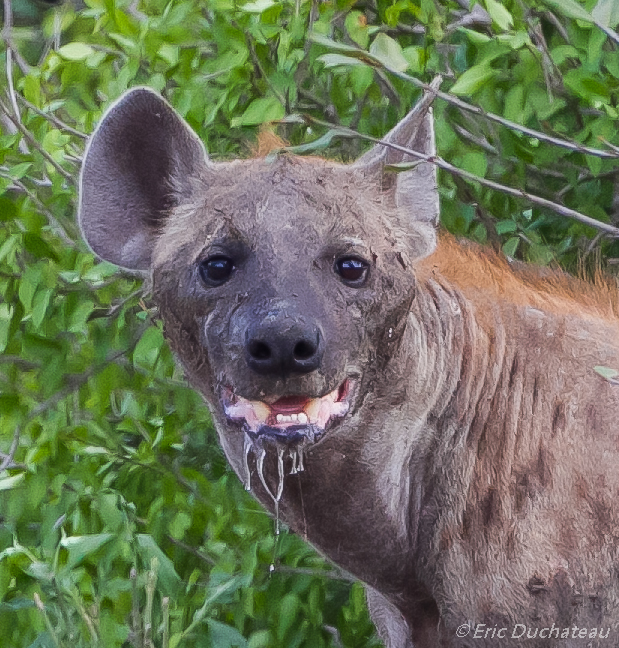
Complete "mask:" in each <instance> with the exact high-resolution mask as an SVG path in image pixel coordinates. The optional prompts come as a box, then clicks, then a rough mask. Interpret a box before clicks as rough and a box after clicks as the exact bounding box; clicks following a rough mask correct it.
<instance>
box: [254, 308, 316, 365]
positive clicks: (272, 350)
mask: <svg viewBox="0 0 619 648" xmlns="http://www.w3.org/2000/svg"><path fill="white" fill-rule="evenodd" d="M324 348H325V343H324V335H323V333H322V330H321V327H320V326H319V325H318V323H317V322H316V320H315V319H314V318H312V317H308V316H307V315H302V314H299V313H295V312H291V311H290V310H289V309H286V308H281V309H277V310H272V311H269V312H268V313H267V314H266V315H265V316H263V317H258V318H256V320H254V321H252V322H250V323H249V325H248V327H247V330H246V332H245V340H244V352H245V360H246V362H247V365H248V367H249V368H250V369H251V370H252V371H255V372H256V373H258V374H261V375H270V376H282V377H285V376H288V375H290V374H307V373H311V372H312V371H316V370H317V369H318V368H319V367H320V366H321V364H322V359H323V355H324Z"/></svg>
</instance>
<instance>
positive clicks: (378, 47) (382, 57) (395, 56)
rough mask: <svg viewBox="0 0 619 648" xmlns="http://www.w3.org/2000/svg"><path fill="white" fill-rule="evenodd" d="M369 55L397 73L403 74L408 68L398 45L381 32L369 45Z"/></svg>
mask: <svg viewBox="0 0 619 648" xmlns="http://www.w3.org/2000/svg"><path fill="white" fill-rule="evenodd" d="M370 54H372V55H373V56H375V57H376V58H377V59H378V60H379V61H381V62H382V63H384V64H385V65H387V66H389V67H391V68H393V69H394V70H397V71H398V72H404V70H406V69H407V68H408V61H407V60H406V58H405V56H404V54H402V47H401V46H400V44H399V43H398V42H397V41H395V40H393V38H391V37H390V36H387V34H384V33H382V32H381V33H380V34H378V35H377V36H376V38H375V39H374V42H373V43H372V44H371V45H370Z"/></svg>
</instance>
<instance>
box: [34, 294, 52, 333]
mask: <svg viewBox="0 0 619 648" xmlns="http://www.w3.org/2000/svg"><path fill="white" fill-rule="evenodd" d="M53 294H54V291H53V290H52V289H51V288H46V289H44V290H39V291H38V292H37V294H36V295H35V296H34V299H33V300H32V325H33V326H34V327H35V328H39V326H41V324H42V322H43V319H44V318H45V313H46V312H47V307H48V306H49V302H50V299H51V297H52V295H53Z"/></svg>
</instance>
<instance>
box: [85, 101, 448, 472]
mask: <svg viewBox="0 0 619 648" xmlns="http://www.w3.org/2000/svg"><path fill="white" fill-rule="evenodd" d="M431 124H432V122H431V117H430V116H429V114H428V110H427V106H421V107H420V108H419V109H418V110H417V111H416V112H414V113H413V114H412V116H411V117H409V119H408V123H407V122H403V124H401V125H400V126H399V128H400V131H402V130H405V131H406V132H405V136H406V137H405V139H406V140H407V141H405V143H408V140H412V141H413V142H414V145H416V146H417V148H421V149H422V150H424V151H426V152H428V151H430V150H431V149H432V147H433V137H432V130H431ZM396 130H397V129H396ZM394 132H395V131H394ZM385 150H386V149H385ZM385 158H386V155H385V153H384V150H383V149H377V150H376V151H372V152H370V153H369V154H367V155H366V156H365V158H362V160H361V161H360V162H358V163H357V164H356V165H351V166H345V165H341V164H336V163H332V162H327V161H325V160H322V159H317V158H298V157H294V156H290V155H288V154H280V155H275V154H272V155H271V156H269V157H267V158H263V159H251V160H246V161H235V162H231V163H213V162H211V161H209V160H208V159H207V157H206V155H205V153H204V151H203V149H202V147H201V144H200V143H199V142H198V140H197V138H196V137H195V135H194V134H193V133H192V132H191V131H190V130H189V128H188V127H187V125H186V124H185V123H184V122H182V120H181V119H180V118H179V117H178V116H177V115H176V114H175V113H174V112H173V110H172V109H171V108H170V106H168V105H167V104H166V103H165V102H163V101H162V100H161V99H160V98H158V97H157V96H156V95H154V94H153V93H152V92H150V91H147V90H144V89H138V90H135V91H132V92H130V93H128V94H127V95H126V96H125V97H124V98H123V99H121V101H120V102H119V103H117V104H116V105H115V106H113V107H112V108H111V109H110V111H108V113H107V114H106V116H105V117H104V119H103V121H102V122H101V124H100V126H99V128H98V129H97V131H96V132H95V134H94V135H93V139H92V142H91V144H90V146H89V149H88V152H87V156H86V162H85V165H84V171H83V175H82V193H81V210H80V218H81V224H82V227H83V230H84V234H85V236H86V238H87V240H88V241H89V243H90V245H91V246H92V248H93V249H94V250H95V251H96V252H97V253H99V254H100V255H101V256H103V257H104V258H107V259H109V260H111V261H113V262H116V263H119V264H121V265H124V266H127V267H129V268H132V269H141V270H148V269H150V270H151V271H152V276H153V286H154V294H155V298H156V301H157V303H158V304H159V306H160V309H161V314H162V317H163V319H164V322H165V326H166V333H167V336H168V338H169V340H170V342H171V344H172V347H173V348H174V350H175V351H176V353H177V354H178V356H179V357H180V359H181V361H182V363H183V365H184V366H185V368H186V370H187V372H188V375H189V379H190V381H191V383H192V384H193V385H194V386H195V387H197V388H198V389H199V390H200V391H201V392H202V394H203V395H204V397H205V399H206V400H207V402H208V403H209V405H210V407H211V411H212V413H213V415H214V418H215V420H216V423H217V428H218V431H219V434H220V438H221V440H222V443H223V446H224V449H225V450H226V453H227V454H228V457H229V459H230V460H231V462H232V464H233V466H234V467H235V468H236V469H237V472H241V459H242V458H243V457H244V456H245V451H246V450H247V447H248V444H250V445H251V446H253V447H254V448H260V449H261V450H262V449H263V448H264V446H265V444H275V445H276V446H277V447H278V448H279V449H280V450H281V448H285V447H288V448H289V449H291V450H293V451H294V450H296V449H297V448H302V447H303V446H305V445H307V444H311V443H315V442H317V441H319V440H320V439H321V438H322V437H323V436H325V435H328V434H330V433H331V431H336V430H337V428H338V427H339V426H342V425H345V424H346V421H347V420H348V419H349V418H350V417H351V416H352V415H353V414H354V413H355V412H356V411H357V410H358V409H359V408H362V407H363V404H364V400H365V399H366V396H367V395H368V394H370V393H371V392H372V391H373V390H374V388H375V386H376V382H377V381H379V380H380V379H379V376H380V375H383V374H384V372H385V370H386V368H387V367H388V365H389V363H390V361H391V360H392V359H393V358H394V357H395V356H396V355H397V352H398V345H399V342H400V340H401V335H402V331H403V329H404V327H405V324H406V318H407V313H408V311H409V308H410V305H411V303H412V300H413V299H414V294H415V282H414V275H413V272H412V268H411V263H412V261H414V260H415V259H416V258H419V257H421V256H425V255H426V254H428V253H429V252H430V251H431V249H432V246H433V244H434V231H433V224H434V220H435V217H436V186H435V177H434V171H433V167H432V166H431V165H419V166H418V167H415V168H414V169H412V170H409V171H406V172H404V173H401V174H399V175H398V177H396V175H395V174H392V175H391V176H387V175H383V166H384V164H385V162H386V159H385ZM401 159H402V156H401V155H400V156H399V160H401ZM105 188H107V190H108V191H109V192H110V194H108V195H107V196H105ZM411 194H412V195H413V196H414V200H413V201H412V203H411V200H410V195H411ZM110 195H111V196H112V197H111V198H110ZM102 201H104V202H102ZM415 201H416V202H415ZM415 206H417V207H421V209H419V210H418V213H417V214H411V207H415ZM415 217H416V218H415ZM293 469H295V466H294V465H293ZM243 472H244V471H243Z"/></svg>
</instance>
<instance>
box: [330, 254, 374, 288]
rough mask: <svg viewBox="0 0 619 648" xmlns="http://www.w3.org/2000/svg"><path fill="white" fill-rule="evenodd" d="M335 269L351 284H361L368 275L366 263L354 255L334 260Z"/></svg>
mask: <svg viewBox="0 0 619 648" xmlns="http://www.w3.org/2000/svg"><path fill="white" fill-rule="evenodd" d="M335 271H336V272H337V274H339V275H340V277H341V278H342V279H343V281H344V282H345V283H347V284H349V285H351V286H361V285H363V284H364V283H365V280H366V279H367V276H368V264H367V263H366V262H365V261H362V260H361V259H358V258H356V257H345V258H343V259H338V260H337V261H336V262H335Z"/></svg>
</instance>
